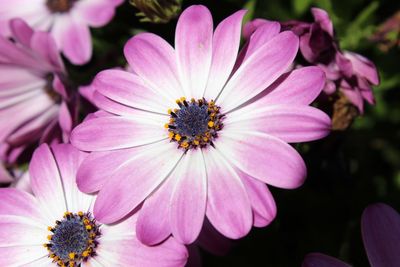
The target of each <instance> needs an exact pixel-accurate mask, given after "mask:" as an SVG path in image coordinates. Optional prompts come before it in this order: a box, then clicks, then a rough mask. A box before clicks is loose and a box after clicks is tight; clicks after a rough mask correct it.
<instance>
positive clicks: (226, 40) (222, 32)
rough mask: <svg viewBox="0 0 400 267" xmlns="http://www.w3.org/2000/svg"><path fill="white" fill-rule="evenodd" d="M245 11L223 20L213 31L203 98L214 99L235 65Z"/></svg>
mask: <svg viewBox="0 0 400 267" xmlns="http://www.w3.org/2000/svg"><path fill="white" fill-rule="evenodd" d="M245 12H246V11H244V10H241V11H238V12H236V13H234V14H233V15H231V16H229V17H228V18H226V19H224V20H223V21H222V22H221V23H220V24H219V25H218V26H217V28H216V29H215V32H214V37H213V45H212V46H213V47H212V49H213V51H212V62H211V70H210V74H209V77H208V82H207V88H206V90H205V93H204V96H205V98H206V99H215V98H216V97H217V95H218V94H219V92H220V91H221V89H222V87H223V86H224V85H225V83H226V81H227V80H228V78H229V75H230V74H231V72H232V68H233V66H234V64H235V61H236V57H237V53H238V50H239V45H240V29H241V25H242V19H243V16H244V14H245Z"/></svg>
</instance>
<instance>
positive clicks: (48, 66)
mask: <svg viewBox="0 0 400 267" xmlns="http://www.w3.org/2000/svg"><path fill="white" fill-rule="evenodd" d="M10 25H11V30H12V37H13V40H12V41H11V40H9V39H7V38H4V37H0V71H1V76H0V159H1V160H3V161H5V162H7V163H10V162H11V163H12V162H14V161H15V160H16V158H18V156H19V155H20V153H21V152H23V151H24V149H25V148H26V147H28V146H29V145H31V144H32V143H34V142H36V141H38V140H40V141H42V142H52V141H57V142H59V141H67V140H68V138H69V133H70V132H71V129H72V127H73V124H74V115H73V113H74V110H75V109H76V105H73V103H74V101H73V99H74V97H73V96H72V94H71V92H69V91H68V90H67V89H66V88H65V86H64V84H63V82H64V81H66V73H65V69H64V65H63V62H62V60H61V57H60V54H59V52H58V50H57V47H56V44H55V42H54V40H53V38H52V37H51V35H49V33H47V32H42V31H33V30H32V29H31V28H30V27H29V26H28V25H27V24H26V23H25V22H24V21H22V20H20V19H15V20H12V21H11V22H10Z"/></svg>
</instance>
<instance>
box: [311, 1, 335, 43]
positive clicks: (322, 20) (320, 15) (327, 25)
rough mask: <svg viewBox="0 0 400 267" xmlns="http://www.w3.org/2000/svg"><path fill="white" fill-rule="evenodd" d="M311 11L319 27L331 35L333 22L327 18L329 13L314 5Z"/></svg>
mask: <svg viewBox="0 0 400 267" xmlns="http://www.w3.org/2000/svg"><path fill="white" fill-rule="evenodd" d="M311 13H312V14H313V16H314V20H315V22H318V23H319V25H320V26H321V28H322V29H323V30H324V31H326V32H327V33H329V35H330V36H331V37H333V24H332V21H331V19H330V18H329V14H328V13H327V12H326V11H325V10H323V9H320V8H315V7H313V8H311Z"/></svg>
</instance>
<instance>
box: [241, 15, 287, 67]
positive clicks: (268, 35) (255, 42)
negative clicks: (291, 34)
mask: <svg viewBox="0 0 400 267" xmlns="http://www.w3.org/2000/svg"><path fill="white" fill-rule="evenodd" d="M280 30H281V25H280V24H279V22H275V21H267V20H266V21H265V22H264V23H262V24H261V25H259V26H258V27H257V29H256V30H255V31H254V33H253V34H252V35H251V36H249V37H250V39H249V40H248V43H247V46H246V49H245V56H244V58H243V61H245V60H246V59H247V58H249V57H250V56H251V55H252V54H254V53H255V52H256V51H257V50H258V49H259V48H261V47H262V46H263V45H264V44H266V43H267V42H269V41H270V40H272V38H274V37H275V36H276V35H278V34H279V32H280Z"/></svg>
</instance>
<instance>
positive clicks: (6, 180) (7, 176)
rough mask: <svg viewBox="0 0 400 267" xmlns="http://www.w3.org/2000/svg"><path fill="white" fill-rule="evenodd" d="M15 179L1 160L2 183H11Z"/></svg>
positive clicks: (0, 177) (0, 178)
mask: <svg viewBox="0 0 400 267" xmlns="http://www.w3.org/2000/svg"><path fill="white" fill-rule="evenodd" d="M13 181H14V179H13V178H12V177H11V175H10V173H9V172H8V171H7V170H6V168H5V166H4V164H3V163H2V162H0V183H5V184H6V183H11V182H13Z"/></svg>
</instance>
